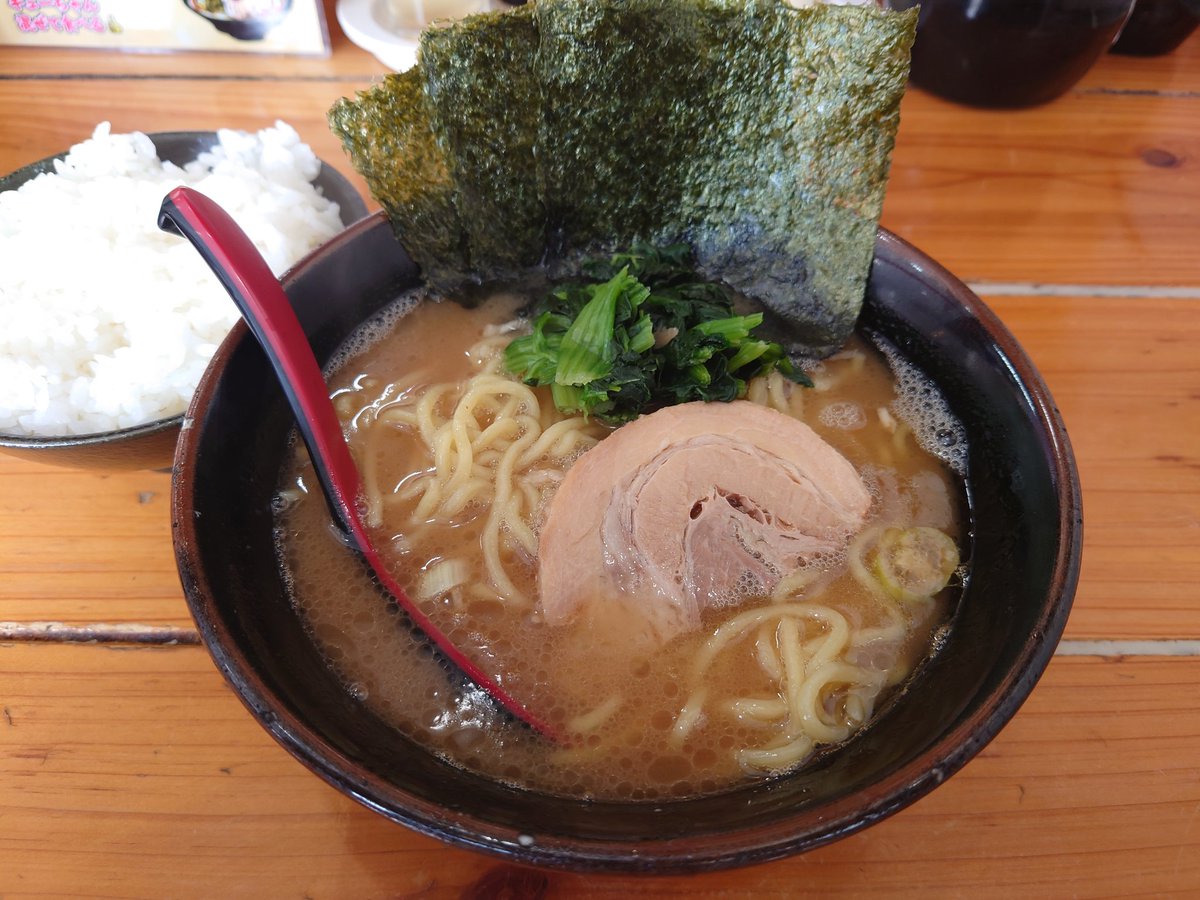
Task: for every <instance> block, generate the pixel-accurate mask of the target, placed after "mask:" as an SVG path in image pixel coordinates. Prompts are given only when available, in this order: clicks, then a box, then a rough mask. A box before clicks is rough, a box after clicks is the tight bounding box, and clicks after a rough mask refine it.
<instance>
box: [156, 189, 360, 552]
mask: <svg viewBox="0 0 1200 900" xmlns="http://www.w3.org/2000/svg"><path fill="white" fill-rule="evenodd" d="M158 227H159V228H161V229H163V230H164V231H169V232H171V233H173V234H178V235H181V236H182V237H185V238H187V239H188V240H189V241H191V243H192V245H193V246H194V247H195V248H196V250H198V251H199V253H200V255H201V256H202V257H203V258H204V261H205V262H206V263H208V265H209V268H211V269H212V270H213V272H214V273H215V274H216V276H217V277H218V278H219V279H220V280H221V284H222V285H223V286H224V288H225V290H226V291H228V292H229V296H230V297H232V298H233V302H234V303H236V304H237V308H238V309H239V310H240V311H241V314H242V318H244V319H245V320H246V324H247V325H248V326H249V328H250V330H251V331H252V332H253V333H254V336H255V337H256V338H257V339H258V343H259V344H260V345H261V346H262V348H263V350H264V351H265V352H266V354H267V358H268V359H269V360H270V361H271V367H272V368H273V369H274V370H275V372H276V374H277V375H278V376H279V383H280V384H281V385H282V386H283V390H284V393H286V394H287V399H288V404H289V405H290V406H291V407H292V410H293V411H294V412H295V413H296V424H297V427H298V428H299V429H300V435H301V437H303V439H304V443H305V445H306V446H307V447H308V452H309V456H310V457H312V461H313V465H314V466H315V467H316V468H317V475H318V481H319V482H320V484H321V490H322V491H324V493H325V500H326V502H327V503H328V504H329V510H330V512H331V513H333V516H334V518H335V519H336V520H337V523H338V525H339V526H340V527H341V529H342V531H344V532H345V533H346V534H351V532H352V531H353V530H354V529H353V520H354V519H355V518H357V513H356V508H355V502H356V498H357V497H358V494H359V491H360V487H361V484H360V479H359V473H358V467H357V466H356V465H355V464H354V459H353V457H351V455H350V449H349V447H347V446H346V441H345V438H343V437H342V425H341V422H339V421H338V418H337V414H336V413H335V412H334V411H333V406H332V405H331V404H330V402H329V390H328V388H327V387H326V386H325V378H324V376H323V375H322V374H321V368H320V366H318V365H317V360H316V357H314V356H313V353H312V348H311V346H310V345H309V343H308V338H307V337H306V336H305V334H304V330H303V329H302V328H301V327H300V322H299V321H298V320H297V319H296V315H295V313H294V312H293V310H292V305H291V303H290V301H289V300H288V298H287V294H285V293H284V291H283V286H282V285H281V284H280V283H279V281H278V280H277V279H276V278H275V275H274V273H273V272H272V271H271V269H270V267H269V266H268V265H267V263H266V260H264V259H263V258H262V254H260V253H259V252H258V248H257V247H255V246H254V244H253V242H252V241H251V240H250V238H249V237H247V236H246V233H245V232H244V231H242V230H241V228H240V227H238V225H237V223H236V222H234V221H233V219H232V218H231V217H230V216H229V214H228V213H227V212H225V210H224V209H222V208H221V207H220V206H219V205H218V204H217V203H215V202H214V201H213V200H211V199H209V198H208V197H206V196H205V195H204V194H201V193H199V192H197V191H194V190H191V189H190V188H176V189H175V190H173V191H171V193H170V194H168V195H167V197H166V198H165V199H164V200H163V203H162V209H161V210H160V211H159V214H158Z"/></svg>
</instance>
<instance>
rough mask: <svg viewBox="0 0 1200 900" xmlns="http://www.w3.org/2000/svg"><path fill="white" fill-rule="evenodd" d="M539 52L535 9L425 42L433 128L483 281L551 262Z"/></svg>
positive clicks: (438, 32) (475, 20) (435, 32)
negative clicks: (541, 158) (542, 185)
mask: <svg viewBox="0 0 1200 900" xmlns="http://www.w3.org/2000/svg"><path fill="white" fill-rule="evenodd" d="M537 49H538V32H537V28H536V26H535V25H534V21H533V10H532V7H521V8H518V9H515V10H513V11H512V12H509V13H493V14H484V15H479V16H472V17H469V18H467V19H463V20H461V21H459V22H455V23H452V24H450V25H447V26H444V27H441V28H434V29H430V30H428V31H426V32H424V33H423V34H422V36H421V53H420V60H421V69H422V73H423V75H424V79H425V93H426V96H427V97H428V99H429V102H430V106H431V112H432V126H433V130H434V133H435V134H436V135H437V139H438V140H439V141H440V142H441V144H442V146H443V149H444V150H445V154H446V158H447V159H448V161H449V165H450V168H451V175H452V176H453V178H454V180H455V182H456V183H457V185H458V200H457V203H458V210H459V213H460V215H461V217H462V222H463V226H464V228H465V230H466V233H467V236H468V242H469V248H470V259H471V266H472V269H473V270H474V274H475V275H476V277H480V278H486V277H489V276H491V275H495V274H499V273H501V272H503V271H504V270H506V269H509V268H516V267H520V266H528V265H532V264H534V263H536V262H538V261H539V260H540V259H541V258H542V254H543V253H544V252H545V247H546V238H545V228H544V223H545V212H544V209H543V205H542V201H541V197H540V195H539V192H538V183H537V178H536V174H535V167H534V144H535V141H536V139H537V135H538V127H539V123H540V121H541V88H540V85H539V82H538V80H537V78H536V77H534V71H533V70H534V63H535V58H536V55H537Z"/></svg>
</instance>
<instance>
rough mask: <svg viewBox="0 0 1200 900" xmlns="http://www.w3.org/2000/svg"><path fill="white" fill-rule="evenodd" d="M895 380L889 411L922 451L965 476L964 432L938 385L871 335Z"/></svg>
mask: <svg viewBox="0 0 1200 900" xmlns="http://www.w3.org/2000/svg"><path fill="white" fill-rule="evenodd" d="M872 340H873V342H874V343H875V346H876V347H878V348H879V351H880V352H881V353H882V354H883V356H884V358H885V359H886V360H887V361H888V365H889V366H890V367H891V370H892V375H893V376H894V377H895V379H896V399H895V401H894V402H893V404H892V410H893V411H894V412H895V413H896V415H897V416H898V417H899V418H900V419H901V420H903V421H904V423H905V424H906V425H908V427H909V428H911V429H912V430H913V435H914V437H916V439H917V443H919V444H920V445H921V448H922V449H923V450H924V451H925V452H926V453H928V454H930V455H931V456H934V457H936V458H938V459H940V460H941V461H942V462H944V463H945V464H946V465H947V466H949V467H950V469H951V470H952V471H953V472H954V473H955V474H956V475H958V476H959V477H960V478H965V477H966V474H967V453H968V449H967V430H966V428H965V427H964V426H963V424H962V422H960V421H959V420H958V418H957V417H956V416H955V415H954V413H953V412H951V411H950V404H949V403H947V402H946V398H945V397H944V396H943V395H942V393H941V391H939V390H938V388H937V385H936V384H934V383H933V380H932V379H931V378H929V376H928V375H926V374H925V373H924V372H922V371H921V370H920V369H918V368H917V367H916V366H915V365H914V364H913V363H911V362H910V361H909V360H907V359H905V358H904V357H903V356H901V355H900V351H899V350H897V349H896V348H895V347H894V346H893V345H892V344H890V343H889V342H888V341H886V340H885V339H884V338H883V337H881V336H879V335H873V336H872Z"/></svg>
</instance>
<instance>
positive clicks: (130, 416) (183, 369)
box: [0, 122, 342, 436]
mask: <svg viewBox="0 0 1200 900" xmlns="http://www.w3.org/2000/svg"><path fill="white" fill-rule="evenodd" d="M219 138H220V144H219V145H218V146H216V147H214V148H213V150H212V151H211V152H209V153H204V154H201V156H200V157H199V158H198V159H197V160H196V161H195V162H193V163H189V164H188V165H186V166H185V167H183V168H180V167H178V166H176V165H173V164H172V163H168V162H160V161H159V159H158V157H157V154H156V152H155V148H154V144H153V142H152V141H151V140H150V139H149V138H148V137H146V135H144V134H140V133H136V132H135V133H133V134H111V133H110V129H109V124H108V123H107V122H104V123H102V124H100V125H99V126H97V128H96V130H95V132H94V133H93V135H92V138H91V140H88V141H84V142H83V143H82V144H78V145H76V146H75V147H73V148H71V152H70V153H69V154H68V155H67V157H66V159H65V160H63V161H61V162H57V163H56V164H55V168H56V169H57V174H44V175H39V176H38V177H37V178H34V179H33V180H31V181H29V182H27V183H26V184H25V185H23V186H22V187H21V188H19V189H18V190H15V191H5V192H2V193H0V261H2V262H0V432H7V433H9V434H16V435H41V436H53V435H65V434H86V433H92V432H97V431H108V430H111V429H115V428H126V427H129V426H133V425H138V424H141V423H144V422H150V421H153V420H155V419H160V418H163V417H165V416H171V415H175V414H178V413H180V412H182V411H183V410H184V408H185V407H186V406H187V403H188V400H189V399H190V398H191V395H192V392H193V391H194V390H195V388H196V384H197V383H198V382H199V380H200V376H201V373H202V372H203V371H204V367H205V366H206V365H207V363H208V361H209V359H210V357H211V356H212V354H213V352H214V351H215V350H216V347H217V344H218V343H219V342H220V341H221V339H222V338H224V336H225V334H226V333H227V332H228V331H229V329H230V328H231V327H232V325H233V323H234V322H235V321H236V320H237V316H238V313H237V309H236V307H235V306H234V304H233V301H232V300H230V299H229V296H228V295H227V294H226V293H225V291H224V289H223V288H222V287H221V286H220V283H219V282H218V281H217V279H216V276H214V275H213V274H212V273H211V272H210V271H209V269H208V267H207V266H206V265H205V263H204V262H203V260H201V258H200V255H199V254H198V253H197V252H196V251H195V250H194V249H193V248H192V246H191V245H190V244H189V243H188V242H187V241H185V240H184V239H183V238H180V237H175V236H172V235H168V234H166V233H165V232H162V231H160V230H159V228H158V225H157V217H158V210H159V207H160V205H161V204H162V199H163V197H164V196H165V195H166V194H167V193H168V192H169V191H170V190H171V189H173V188H175V187H177V186H179V185H181V184H182V185H187V186H189V187H192V188H195V189H196V190H199V191H201V192H202V193H204V194H206V195H208V196H209V197H211V198H212V199H213V200H215V201H216V202H217V203H219V204H221V206H223V207H224V208H225V209H226V210H227V211H228V212H229V213H230V215H232V216H233V218H234V219H235V220H236V221H237V222H238V224H239V225H241V227H242V228H243V229H244V230H245V231H246V233H247V234H248V235H249V236H250V237H251V238H252V239H253V240H254V243H255V244H256V245H257V246H258V249H259V250H260V251H261V252H262V254H263V256H264V257H265V258H266V260H267V263H268V264H269V265H270V266H271V269H272V270H273V271H274V272H275V273H276V274H277V275H278V274H281V273H282V272H283V271H284V270H286V269H287V268H288V267H289V266H291V265H292V264H293V263H295V262H296V261H297V260H298V259H299V258H300V257H302V256H303V255H304V254H305V253H307V252H308V251H309V250H311V249H313V248H314V247H316V246H317V245H319V244H321V243H322V242H324V241H325V240H327V239H328V238H330V237H332V236H333V235H334V234H336V233H337V232H339V231H340V230H341V229H342V223H341V220H340V218H339V216H338V206H337V204H336V203H334V202H332V201H330V200H327V199H325V198H324V197H322V196H321V194H320V192H319V190H318V189H317V188H315V187H314V186H313V185H312V184H310V182H311V181H312V179H314V178H316V177H317V174H318V172H319V171H320V166H321V164H320V161H319V160H318V159H317V158H316V156H315V155H314V154H313V152H312V150H311V149H310V148H309V147H308V146H307V145H306V144H304V143H302V142H301V141H300V138H299V136H298V135H297V134H296V132H295V131H294V130H293V129H292V128H291V127H290V126H289V125H287V124H285V123H283V122H276V123H275V127H274V128H268V129H265V130H262V131H260V132H258V133H257V134H247V133H245V132H237V131H221V132H219Z"/></svg>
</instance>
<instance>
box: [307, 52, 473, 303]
mask: <svg viewBox="0 0 1200 900" xmlns="http://www.w3.org/2000/svg"><path fill="white" fill-rule="evenodd" d="M329 126H330V128H331V129H332V130H333V132H334V133H335V134H337V135H338V136H339V137H340V138H341V141H342V147H343V148H344V149H345V151H346V153H347V154H348V155H349V157H350V162H351V163H352V164H353V165H354V168H355V169H357V170H358V172H359V173H360V174H361V175H362V176H363V179H364V180H365V181H366V182H367V187H368V188H370V190H371V194H372V195H373V196H374V197H375V199H376V200H378V201H379V203H380V205H381V206H382V207H383V209H384V211H385V212H386V213H387V215H388V218H389V220H390V221H391V223H392V230H393V231H395V233H396V238H397V239H398V240H399V241H400V243H401V245H402V246H403V247H404V249H405V250H407V251H408V254H409V256H411V257H412V258H413V260H414V261H415V262H416V263H417V265H419V266H420V267H421V269H422V271H423V272H424V273H425V276H426V278H427V279H428V280H430V281H431V282H437V283H446V284H453V283H455V282H457V281H458V280H460V279H462V278H463V277H464V275H465V274H466V273H467V272H468V271H469V269H470V261H469V259H468V256H467V240H466V233H465V231H464V230H463V225H462V219H461V217H460V216H459V213H458V206H457V201H458V186H457V185H456V184H455V182H454V178H453V176H452V175H451V171H450V163H449V161H448V160H447V158H446V154H445V152H444V151H443V149H442V147H441V146H440V145H439V144H438V142H437V140H436V139H435V137H434V133H433V129H432V127H431V125H430V110H429V104H428V103H427V101H426V98H425V86H424V80H423V79H422V77H421V73H420V71H419V70H418V69H415V68H414V69H409V70H408V71H406V72H402V73H400V74H398V75H388V76H387V77H386V78H384V79H383V80H382V81H381V82H379V83H378V84H374V85H372V86H371V87H369V88H367V89H366V90H365V91H359V92H358V93H357V94H356V96H355V99H354V100H348V99H346V98H344V97H343V98H342V99H340V100H338V101H337V103H335V104H334V105H333V107H332V108H331V109H330V110H329Z"/></svg>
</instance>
